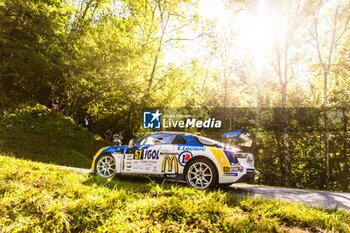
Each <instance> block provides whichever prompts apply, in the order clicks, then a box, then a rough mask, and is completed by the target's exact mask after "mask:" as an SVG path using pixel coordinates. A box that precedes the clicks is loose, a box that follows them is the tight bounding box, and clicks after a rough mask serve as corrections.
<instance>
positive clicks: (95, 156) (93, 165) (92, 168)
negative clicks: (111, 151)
mask: <svg viewBox="0 0 350 233" xmlns="http://www.w3.org/2000/svg"><path fill="white" fill-rule="evenodd" d="M106 148H108V146H106V147H103V148H101V149H100V150H99V151H97V153H96V154H95V155H94V158H93V159H92V165H91V170H93V171H94V170H95V160H96V159H97V157H98V156H99V155H100V154H101V152H102V151H104V150H105V149H106Z"/></svg>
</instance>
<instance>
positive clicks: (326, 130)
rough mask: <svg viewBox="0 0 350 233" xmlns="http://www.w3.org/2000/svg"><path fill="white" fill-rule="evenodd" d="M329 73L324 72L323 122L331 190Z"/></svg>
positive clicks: (328, 183) (328, 178)
mask: <svg viewBox="0 0 350 233" xmlns="http://www.w3.org/2000/svg"><path fill="white" fill-rule="evenodd" d="M327 82H328V72H327V71H324V72H323V120H324V145H325V152H324V153H325V167H326V180H325V185H326V189H327V190H328V189H329V188H330V168H329V167H330V166H329V160H330V159H329V129H328V109H327V106H328V101H327V99H328V93H327Z"/></svg>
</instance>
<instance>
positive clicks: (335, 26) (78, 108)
mask: <svg viewBox="0 0 350 233" xmlns="http://www.w3.org/2000/svg"><path fill="white" fill-rule="evenodd" d="M213 2H214V3H213ZM205 4H207V6H205ZM213 4H214V5H215V4H217V5H215V7H217V8H215V7H213V8H210V7H211V6H214V5H213ZM219 4H220V6H221V8H219V7H218V6H219ZM208 5H209V8H210V9H209V12H211V13H210V14H209V13H208V11H206V10H208V9H207V8H208ZM214 8H215V9H214ZM205 9H206V10H205ZM349 9H350V1H348V0H343V1H341V0H283V1H273V0H266V1H263V0H261V1H258V0H240V1H219V0H218V1H212V2H211V3H209V1H204V0H202V1H192V0H180V1H175V0H70V1H68V0H67V1H66V0H26V1H23V0H0V48H1V49H0V108H1V109H2V110H9V109H14V108H17V107H18V106H20V105H25V104H29V105H33V104H36V103H39V104H42V105H45V106H47V107H48V108H50V109H55V110H57V111H59V112H61V114H63V115H66V116H69V117H72V118H73V119H74V121H75V122H77V123H79V124H83V122H84V118H87V119H89V120H90V129H89V130H90V131H92V132H93V133H96V134H99V135H101V136H102V135H103V134H104V132H106V130H108V129H111V130H113V132H122V134H123V135H124V138H125V141H127V140H128V139H131V138H135V137H138V136H140V135H143V134H144V133H145V132H146V131H145V129H143V128H142V122H141V121H140V120H139V118H140V116H141V114H142V112H143V111H144V110H145V109H151V108H157V109H160V110H161V111H163V112H166V111H167V109H169V108H179V109H182V110H183V111H184V113H187V114H188V113H193V112H196V111H199V110H200V112H201V114H202V113H203V112H204V115H206V114H207V115H208V116H209V115H213V116H215V114H219V115H220V116H221V117H222V119H223V120H224V121H226V122H228V123H227V124H226V125H229V127H227V128H225V129H223V130H233V129H238V128H246V129H248V130H250V131H251V132H252V134H253V135H254V138H255V144H254V147H253V152H254V155H255V159H256V168H257V171H258V174H257V176H256V178H255V182H257V183H261V184H267V185H276V186H288V187H298V188H307V189H327V190H336V191H348V190H349V188H350V174H349V163H350V159H349V156H348V154H349V145H348V144H349V140H348V132H349V130H348V117H349V101H348V99H349V97H350V88H349V84H350V83H349V82H350V26H349V21H350V10H349ZM213 15H214V16H213ZM216 111H218V112H216ZM192 131H196V130H192ZM197 131H198V132H197V133H201V134H203V135H206V136H209V137H212V138H215V139H220V134H221V133H222V132H221V131H216V132H211V131H208V132H206V131H203V132H201V130H200V129H198V130H197Z"/></svg>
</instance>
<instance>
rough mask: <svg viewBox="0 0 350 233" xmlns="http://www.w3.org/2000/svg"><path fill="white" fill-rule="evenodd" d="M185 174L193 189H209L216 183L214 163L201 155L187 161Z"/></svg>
mask: <svg viewBox="0 0 350 233" xmlns="http://www.w3.org/2000/svg"><path fill="white" fill-rule="evenodd" d="M185 176H186V182H187V184H188V185H189V186H191V187H193V188H195V189H210V188H213V187H215V186H216V185H217V184H218V172H217V169H216V167H215V164H214V163H213V162H211V161H210V160H209V159H206V158H203V157H200V158H194V159H192V160H190V161H189V162H188V164H187V166H186V169H185Z"/></svg>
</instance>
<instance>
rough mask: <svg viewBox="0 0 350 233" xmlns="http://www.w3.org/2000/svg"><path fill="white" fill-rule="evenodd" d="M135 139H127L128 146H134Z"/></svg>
mask: <svg viewBox="0 0 350 233" xmlns="http://www.w3.org/2000/svg"><path fill="white" fill-rule="evenodd" d="M135 144H136V143H135V139H131V140H130V141H129V144H128V146H129V147H134V146H135Z"/></svg>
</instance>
